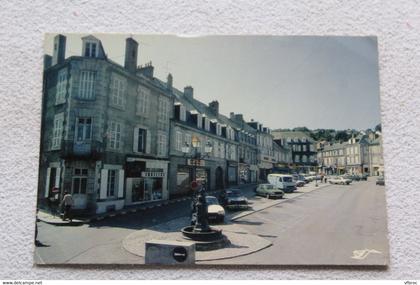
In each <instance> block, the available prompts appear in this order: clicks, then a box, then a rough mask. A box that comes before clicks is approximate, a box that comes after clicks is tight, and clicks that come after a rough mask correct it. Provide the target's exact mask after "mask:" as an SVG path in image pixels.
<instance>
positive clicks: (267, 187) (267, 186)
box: [264, 184, 274, 189]
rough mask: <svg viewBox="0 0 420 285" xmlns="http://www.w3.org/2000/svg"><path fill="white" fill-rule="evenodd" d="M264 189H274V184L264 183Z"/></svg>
mask: <svg viewBox="0 0 420 285" xmlns="http://www.w3.org/2000/svg"><path fill="white" fill-rule="evenodd" d="M264 187H265V189H274V186H273V185H271V184H266V185H264Z"/></svg>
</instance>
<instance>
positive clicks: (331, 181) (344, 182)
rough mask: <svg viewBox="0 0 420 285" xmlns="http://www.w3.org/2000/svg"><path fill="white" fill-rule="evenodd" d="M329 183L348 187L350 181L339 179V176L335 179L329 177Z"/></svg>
mask: <svg viewBox="0 0 420 285" xmlns="http://www.w3.org/2000/svg"><path fill="white" fill-rule="evenodd" d="M329 181H330V183H331V184H341V185H349V184H350V183H351V181H352V180H351V179H347V178H344V177H341V176H337V177H331V178H330V179H329Z"/></svg>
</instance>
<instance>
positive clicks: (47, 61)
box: [44, 54, 52, 70]
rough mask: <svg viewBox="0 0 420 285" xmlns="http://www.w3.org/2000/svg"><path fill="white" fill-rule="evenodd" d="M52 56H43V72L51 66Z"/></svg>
mask: <svg viewBox="0 0 420 285" xmlns="http://www.w3.org/2000/svg"><path fill="white" fill-rule="evenodd" d="M51 63H52V56H51V55H48V54H45V55H44V70H45V69H47V68H48V67H50V66H51Z"/></svg>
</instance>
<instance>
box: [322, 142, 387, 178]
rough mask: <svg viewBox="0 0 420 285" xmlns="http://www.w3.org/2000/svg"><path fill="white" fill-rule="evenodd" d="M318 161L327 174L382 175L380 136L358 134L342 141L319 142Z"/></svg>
mask: <svg viewBox="0 0 420 285" xmlns="http://www.w3.org/2000/svg"><path fill="white" fill-rule="evenodd" d="M318 161H319V167H320V169H321V170H322V171H323V172H325V173H327V174H344V173H347V174H358V175H361V174H368V175H383V173H384V166H383V152H382V143H381V137H380V135H377V134H373V135H365V134H360V135H357V136H354V137H352V138H350V139H349V140H348V141H347V142H344V143H331V144H329V143H322V144H319V149H318Z"/></svg>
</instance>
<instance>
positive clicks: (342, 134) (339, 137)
mask: <svg viewBox="0 0 420 285" xmlns="http://www.w3.org/2000/svg"><path fill="white" fill-rule="evenodd" d="M334 139H335V140H336V141H340V142H344V141H347V140H349V139H350V135H349V134H348V133H347V132H346V131H338V132H337V133H336V134H335V137H334Z"/></svg>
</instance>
